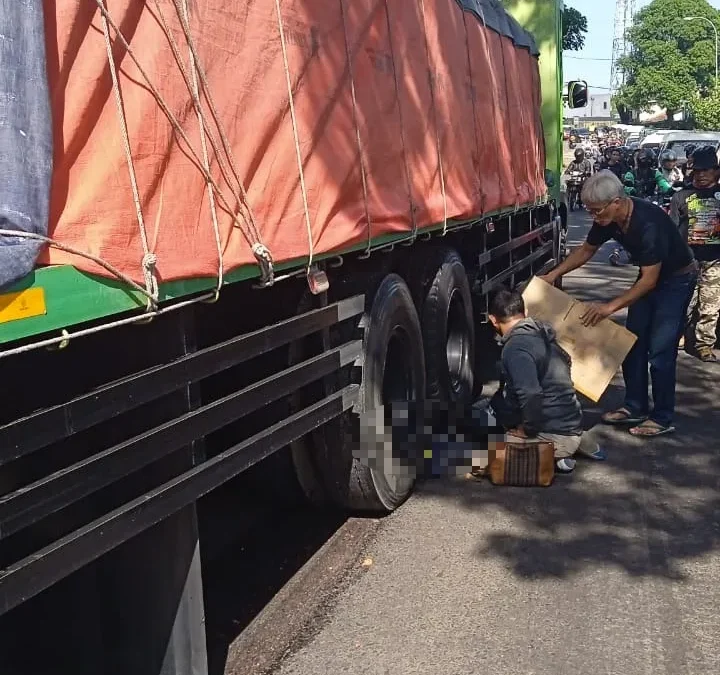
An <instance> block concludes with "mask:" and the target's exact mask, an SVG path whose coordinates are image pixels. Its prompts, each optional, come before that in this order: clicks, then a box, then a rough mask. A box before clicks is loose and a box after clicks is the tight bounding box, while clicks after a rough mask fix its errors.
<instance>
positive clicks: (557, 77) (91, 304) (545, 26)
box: [0, 0, 562, 344]
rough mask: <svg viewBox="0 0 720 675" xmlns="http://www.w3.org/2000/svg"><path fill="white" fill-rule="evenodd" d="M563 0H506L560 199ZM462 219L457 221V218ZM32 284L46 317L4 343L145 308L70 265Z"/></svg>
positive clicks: (1, 331) (204, 282) (195, 283)
mask: <svg viewBox="0 0 720 675" xmlns="http://www.w3.org/2000/svg"><path fill="white" fill-rule="evenodd" d="M561 1H562V0H504V4H505V6H506V8H507V9H508V11H509V12H510V14H512V15H513V16H514V17H515V19H516V20H517V21H518V22H519V23H520V24H521V25H522V26H523V27H524V28H525V29H526V30H528V31H530V32H531V33H532V34H533V35H534V37H535V40H536V42H537V45H538V48H539V49H540V79H541V86H542V120H543V126H544V131H545V145H546V153H547V168H548V169H549V170H550V171H551V172H552V174H553V176H554V178H555V184H554V186H553V187H552V188H551V189H550V197H551V198H553V199H555V200H556V201H557V200H559V198H560V173H561V170H562V91H561V90H562V53H561V52H560V51H559V49H558V47H559V45H560V44H561V36H562V8H561ZM499 215H502V212H501V213H493V214H485V216H484V217H485V218H490V217H494V216H495V217H496V216H499ZM456 224H458V223H456ZM442 227H443V226H442V224H440V225H435V226H433V227H429V228H424V229H425V231H433V230H438V229H441V228H442ZM407 238H408V237H407V235H406V234H401V235H388V236H385V237H380V238H378V239H376V240H374V241H373V242H372V246H373V247H374V248H376V247H382V246H387V245H389V244H392V243H394V242H401V241H403V240H405V239H407ZM365 247H366V244H361V245H358V246H355V247H353V248H350V249H346V250H344V251H342V252H338V253H332V254H329V255H327V256H320V257H318V259H322V258H323V257H325V258H328V257H333V256H336V255H339V253H351V252H353V251H359V250H363V249H364V248H365ZM306 263H307V261H306V260H296V261H291V262H288V263H284V264H282V265H278V266H277V267H276V271H277V272H279V273H281V272H282V271H283V270H286V271H287V270H290V269H297V268H298V267H302V266H303V264H306ZM257 275H258V270H257V267H255V266H246V267H242V268H240V269H238V270H234V271H233V272H230V273H228V274H227V275H226V277H225V280H226V283H233V282H237V281H242V280H247V279H252V278H255V277H257ZM216 284H217V282H216V279H213V278H206V279H189V280H186V281H174V282H170V283H167V284H163V285H161V287H160V300H161V302H162V301H168V300H176V299H178V298H182V297H186V296H189V295H193V294H198V293H203V292H208V291H212V290H213V289H214V288H215V287H216ZM28 288H42V289H44V292H45V303H46V307H47V313H46V314H44V315H42V316H35V317H32V318H25V319H20V320H16V321H9V322H7V323H0V344H5V343H8V342H13V341H15V340H21V339H25V338H29V337H31V336H34V335H40V334H43V333H49V332H52V331H57V330H60V329H63V328H68V327H70V326H74V325H77V324H80V323H84V322H87V321H93V320H96V319H102V318H106V317H111V316H113V315H118V314H122V313H124V312H132V311H135V312H138V313H142V311H143V309H144V307H145V304H146V302H145V297H144V296H143V295H142V294H141V293H138V292H136V291H134V290H131V289H128V288H127V286H125V285H124V284H123V283H121V282H116V281H112V280H108V279H104V278H101V277H97V276H93V275H90V274H86V273H84V272H80V271H78V270H76V269H74V268H73V267H70V266H59V267H47V268H40V269H38V270H36V271H35V272H33V273H32V274H30V275H28V276H27V277H26V278H25V279H23V280H22V281H21V282H19V283H17V284H15V285H14V286H13V287H11V288H8V289H4V290H3V292H2V293H0V306H1V305H2V297H3V295H5V294H6V293H13V292H17V291H20V290H25V289H28Z"/></svg>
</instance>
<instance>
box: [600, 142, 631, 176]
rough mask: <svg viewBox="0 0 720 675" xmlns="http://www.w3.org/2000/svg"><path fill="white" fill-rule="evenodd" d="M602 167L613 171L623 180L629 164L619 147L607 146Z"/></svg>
mask: <svg viewBox="0 0 720 675" xmlns="http://www.w3.org/2000/svg"><path fill="white" fill-rule="evenodd" d="M600 168H601V169H607V170H608V171H612V172H613V173H614V174H615V175H616V176H617V177H618V179H619V180H621V181H622V180H623V179H624V178H625V174H626V173H627V172H628V171H629V169H628V166H627V164H625V162H624V161H623V156H622V153H621V152H620V150H619V149H618V148H607V150H606V151H605V159H604V161H603V162H602V164H601V165H600Z"/></svg>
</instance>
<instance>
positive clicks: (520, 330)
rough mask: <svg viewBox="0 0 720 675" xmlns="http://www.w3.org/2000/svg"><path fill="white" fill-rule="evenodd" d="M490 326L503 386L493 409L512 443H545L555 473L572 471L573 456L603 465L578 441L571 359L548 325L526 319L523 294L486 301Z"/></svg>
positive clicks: (598, 452)
mask: <svg viewBox="0 0 720 675" xmlns="http://www.w3.org/2000/svg"><path fill="white" fill-rule="evenodd" d="M490 321H491V322H492V325H493V326H494V328H495V330H496V331H497V332H498V333H499V334H500V335H501V336H502V339H501V344H502V355H501V363H502V371H503V373H502V376H503V380H502V381H503V382H504V384H503V386H501V389H500V391H498V393H497V394H495V396H494V397H493V400H492V403H491V405H492V408H493V410H494V411H495V413H496V415H497V419H498V422H499V423H500V424H502V425H503V426H504V427H505V428H506V430H507V440H508V441H512V442H536V441H538V440H543V441H550V442H552V443H554V444H555V465H556V469H557V471H558V472H560V473H571V472H572V471H573V470H574V469H575V459H573V457H574V455H575V454H576V453H580V454H582V455H584V456H587V457H590V458H591V459H596V460H603V459H605V453H604V452H603V450H602V449H601V448H600V447H599V446H598V445H597V443H592V442H590V441H589V439H587V438H584V437H583V427H582V422H583V416H582V408H581V406H580V402H579V401H578V398H577V396H576V395H575V389H574V387H573V384H572V380H571V378H570V356H569V355H568V354H567V352H566V351H565V350H564V349H563V348H562V347H560V345H559V344H558V343H557V340H556V339H555V331H554V330H553V329H552V327H551V326H549V325H547V324H545V323H541V322H539V321H535V320H534V319H531V318H528V317H527V316H526V312H525V303H524V301H523V298H522V295H521V294H520V293H518V292H516V291H510V290H507V289H502V290H500V291H498V292H497V293H496V294H495V296H494V297H493V298H492V300H491V302H490Z"/></svg>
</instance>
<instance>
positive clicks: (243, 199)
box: [95, 0, 273, 285]
mask: <svg viewBox="0 0 720 675" xmlns="http://www.w3.org/2000/svg"><path fill="white" fill-rule="evenodd" d="M95 3H96V5H97V6H98V9H99V10H100V13H101V14H102V17H103V19H104V20H105V21H107V23H108V25H109V27H110V28H112V29H113V31H114V33H115V36H116V39H117V40H118V41H119V42H120V43H121V44H122V45H123V47H124V48H125V51H126V53H127V55H128V56H129V57H130V59H131V60H132V62H133V63H134V64H135V66H136V67H137V69H138V72H139V74H140V75H141V77H142V78H143V80H144V81H145V84H146V85H147V88H148V89H149V91H150V93H151V94H152V96H153V98H154V99H155V101H156V102H157V104H158V107H159V108H160V110H161V111H162V112H163V114H164V115H165V117H166V118H167V119H168V121H169V122H170V125H171V126H172V128H173V130H174V131H175V132H176V133H177V135H178V137H179V138H180V140H182V141H183V143H184V144H185V146H186V149H187V152H188V153H189V155H190V159H191V161H192V163H193V164H194V166H195V167H196V168H197V169H198V171H200V173H201V174H202V175H203V177H204V178H205V180H206V181H207V182H208V183H209V184H210V185H212V187H213V189H214V194H215V197H216V201H217V202H218V203H219V204H220V205H221V207H222V208H223V209H224V210H225V211H226V212H227V213H228V214H229V215H230V216H231V218H232V220H233V225H234V226H235V227H237V228H238V229H239V230H240V232H241V233H242V235H243V237H244V238H245V239H246V241H247V242H248V244H249V245H250V247H251V249H252V248H253V247H254V246H255V244H261V245H262V242H261V240H260V236H259V232H258V229H257V227H256V225H255V219H254V215H253V212H252V208H251V207H250V205H249V203H248V200H247V193H246V191H245V189H244V187H243V186H242V182H241V181H240V180H239V177H238V175H237V170H236V168H235V166H234V162H233V160H232V157H230V158H229V163H230V172H231V173H234V174H235V176H234V177H235V179H236V180H237V183H238V186H239V190H238V189H236V188H234V187H233V180H232V178H231V177H230V175H229V172H228V169H227V167H226V166H225V162H223V161H222V157H221V152H220V150H219V148H218V145H217V142H216V141H215V139H214V137H213V135H212V134H211V133H210V130H209V129H208V128H207V126H206V132H207V133H206V137H207V140H208V141H209V142H210V145H211V146H212V148H213V151H214V152H215V154H216V157H217V160H218V167H219V168H220V172H221V173H222V176H223V179H224V181H225V183H226V184H227V186H228V187H229V188H230V190H231V192H232V193H233V198H234V201H235V203H236V204H239V205H240V208H234V207H232V206H231V204H230V202H229V201H228V199H227V197H226V196H225V195H224V193H223V191H222V190H221V188H220V187H219V185H218V184H217V182H216V181H215V179H214V178H213V177H212V175H211V174H210V172H209V170H207V169H206V168H205V166H204V162H203V160H202V159H201V158H200V156H199V155H198V153H197V151H196V149H195V148H194V147H193V144H192V143H191V142H190V139H189V138H188V136H187V133H186V132H185V130H184V129H183V128H182V125H181V124H180V123H179V122H178V120H177V118H176V117H175V115H174V114H173V113H172V111H171V110H170V108H169V106H168V104H167V102H166V101H165V99H164V98H163V96H162V95H161V94H160V92H159V91H158V89H157V87H156V86H155V85H154V84H153V83H152V81H151V79H150V77H149V76H148V74H147V72H146V71H145V69H144V68H143V67H142V64H141V63H140V61H139V59H138V57H137V55H136V54H135V51H134V50H133V48H132V46H131V45H130V43H129V42H128V41H127V39H126V38H125V36H124V35H123V33H122V31H121V30H120V29H119V27H118V26H117V24H116V23H115V21H114V20H113V19H112V17H111V16H110V13H109V12H108V10H107V7H105V4H104V0H95ZM155 4H156V7H159V5H158V3H157V0H155ZM173 4H174V6H175V8H176V10H177V11H178V15H179V16H180V17H181V26H182V29H183V33H184V35H185V37H186V39H187V41H188V46H189V48H190V50H191V53H192V54H193V59H194V62H195V66H196V68H197V74H198V77H199V79H200V82H201V83H202V85H203V93H204V94H205V97H206V99H207V100H208V103H209V105H210V108H211V112H212V116H213V119H214V121H215V122H216V125H217V126H218V128H219V133H220V136H221V140H222V143H223V145H224V149H225V151H226V153H228V154H231V150H230V146H229V142H228V141H227V136H226V134H225V132H224V130H223V129H222V124H221V122H220V120H219V116H218V114H217V110H216V108H215V105H214V103H213V100H212V96H211V94H210V92H209V87H208V86H207V78H206V76H205V73H204V70H203V69H202V66H201V63H200V61H199V58H198V55H197V50H196V49H195V45H194V41H193V39H192V35H191V34H190V29H189V25H188V23H187V22H186V21H183V20H182V8H181V6H180V5H179V0H173ZM158 15H159V17H161V19H160V23H161V25H162V27H163V31H164V32H165V35H166V37H167V39H168V42H169V44H170V46H171V48H172V50H173V54H174V56H175V58H176V61H178V66H179V68H180V71H181V73H182V75H183V78H184V79H185V83H186V86H187V87H188V91H189V92H190V93H191V96H192V95H193V88H192V84H191V82H190V79H189V76H188V73H187V69H186V68H185V65H184V63H183V61H182V58H181V57H180V55H179V50H178V47H177V42H176V40H175V38H174V36H173V35H172V33H171V31H170V30H169V28H168V27H167V23H166V22H164V17H163V15H162V10H161V9H160V10H159V11H158ZM193 104H194V105H195V109H196V112H197V113H198V114H200V115H204V112H203V110H202V107H201V105H200V101H199V96H197V97H195V96H193ZM264 249H265V251H267V254H265V253H264V254H263V255H262V256H258V255H257V254H255V257H256V261H257V263H258V265H259V267H260V272H261V276H262V277H263V278H264V279H267V280H268V282H267V283H266V285H271V284H272V282H273V269H272V264H268V259H269V260H270V261H271V260H272V255H271V254H270V253H269V250H268V249H267V247H264ZM253 252H254V251H253Z"/></svg>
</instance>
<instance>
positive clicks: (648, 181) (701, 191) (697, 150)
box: [566, 145, 720, 362]
mask: <svg viewBox="0 0 720 675" xmlns="http://www.w3.org/2000/svg"><path fill="white" fill-rule="evenodd" d="M685 154H686V157H687V160H686V162H685V163H684V164H683V165H682V166H680V165H679V164H678V160H677V155H676V154H675V153H674V152H673V151H672V150H666V151H664V152H661V153H660V155H659V156H656V154H655V152H654V151H653V150H651V149H649V148H645V149H642V148H641V149H639V150H636V151H634V152H633V153H632V156H631V157H630V158H628V156H627V154H625V155H623V152H622V150H621V149H619V148H613V147H610V148H607V149H606V157H605V159H604V160H603V162H601V163H600V164H599V165H597V166H591V162H590V161H589V160H588V158H587V157H586V156H585V152H584V150H582V149H580V148H578V149H576V150H575V159H574V161H573V162H571V163H570V164H569V165H568V168H567V169H566V174H569V173H571V172H573V171H580V170H582V171H583V175H584V176H585V180H584V181H583V188H582V192H581V195H582V194H584V185H585V182H586V181H587V179H589V178H590V177H591V176H594V175H597V174H598V173H601V172H609V173H611V174H613V176H614V177H615V178H617V179H618V181H619V182H620V183H621V186H622V188H623V194H624V195H625V196H628V197H635V198H637V199H642V200H645V201H648V202H652V203H654V204H655V205H656V206H658V207H660V208H661V209H662V210H664V211H665V212H666V213H667V214H668V215H669V217H670V218H671V219H672V221H673V222H674V224H675V226H676V227H677V228H678V229H679V231H680V234H681V236H682V238H683V240H684V241H685V242H686V243H687V244H688V245H689V247H690V249H691V250H692V253H693V255H694V258H695V260H696V261H697V264H698V279H697V284H696V289H695V293H694V295H693V296H692V298H691V301H690V304H689V308H688V315H687V321H686V324H685V327H684V330H683V332H682V335H681V336H680V339H679V341H678V345H679V347H681V348H684V349H685V350H686V351H687V352H688V353H690V354H692V355H693V356H695V357H697V358H699V359H700V360H701V361H704V362H715V361H716V360H717V357H716V355H715V353H714V347H715V342H716V338H715V333H716V328H717V323H718V318H720V246H718V244H720V184H719V179H720V167H719V166H718V157H717V151H716V150H715V148H713V147H711V146H700V147H695V146H692V145H689V146H686V147H685ZM629 162H632V163H631V164H630V163H629ZM582 199H584V198H582V197H581V200H582ZM618 241H619V243H620V245H621V247H622V249H623V250H624V251H625V252H626V253H628V254H631V251H630V249H629V248H628V247H627V246H625V245H624V244H623V242H622V240H618ZM630 262H633V258H632V256H630Z"/></svg>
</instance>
